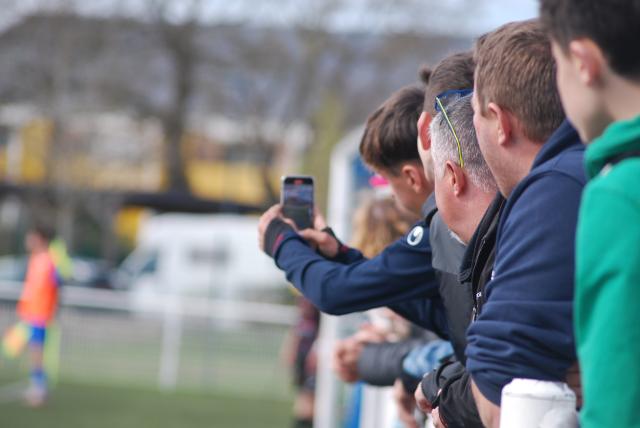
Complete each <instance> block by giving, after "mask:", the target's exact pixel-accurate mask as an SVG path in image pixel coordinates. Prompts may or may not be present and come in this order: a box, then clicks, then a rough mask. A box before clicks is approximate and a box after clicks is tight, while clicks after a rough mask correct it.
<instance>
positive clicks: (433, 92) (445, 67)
mask: <svg viewBox="0 0 640 428" xmlns="http://www.w3.org/2000/svg"><path fill="white" fill-rule="evenodd" d="M474 70H475V63H474V62H473V52H471V51H467V52H460V53H456V54H453V55H449V56H448V57H446V58H444V59H443V60H442V61H440V62H439V63H438V64H437V65H436V66H435V68H434V69H433V71H431V73H430V76H429V80H428V82H427V88H426V90H425V94H424V107H423V110H424V111H426V112H427V113H429V114H431V116H435V115H436V110H435V107H434V105H435V99H436V97H437V96H438V95H440V94H441V93H442V92H444V91H449V90H455V89H473V72H474Z"/></svg>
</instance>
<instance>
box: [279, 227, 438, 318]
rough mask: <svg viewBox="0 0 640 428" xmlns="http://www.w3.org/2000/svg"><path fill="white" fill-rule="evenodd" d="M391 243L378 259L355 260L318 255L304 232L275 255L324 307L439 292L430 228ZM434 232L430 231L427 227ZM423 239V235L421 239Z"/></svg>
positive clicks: (384, 302) (288, 238) (335, 309)
mask: <svg viewBox="0 0 640 428" xmlns="http://www.w3.org/2000/svg"><path fill="white" fill-rule="evenodd" d="M416 227H420V228H422V229H423V231H422V232H420V233H416V232H415V230H416V228H414V229H413V230H412V232H410V236H409V237H406V238H401V239H399V240H398V241H396V242H394V243H393V244H391V245H389V246H388V247H387V248H385V249H384V251H382V253H380V254H379V255H378V256H376V257H374V258H373V259H365V258H362V259H360V260H358V261H355V262H353V263H350V264H343V263H340V262H337V261H334V260H328V259H326V258H324V257H322V256H321V255H319V254H317V253H316V252H315V251H314V250H313V249H312V248H311V247H309V245H307V243H306V242H305V241H304V239H302V238H301V237H300V236H298V235H297V234H295V233H293V232H288V233H286V234H285V235H284V237H283V239H282V242H281V243H280V245H279V246H278V248H277V250H276V253H275V257H274V258H275V261H276V265H277V266H278V267H279V268H280V269H281V270H283V271H284V272H285V274H286V277H287V279H288V280H289V281H290V282H291V283H292V284H293V286H294V287H296V288H297V289H298V290H299V291H300V292H301V293H302V294H303V295H304V296H305V297H306V298H307V299H309V300H310V301H311V302H312V303H313V304H314V305H315V306H316V307H317V308H318V309H320V310H321V311H323V312H326V313H329V314H332V315H343V314H347V313H352V312H358V311H364V310H367V309H372V308H377V307H381V306H388V305H393V304H395V303H398V302H403V301H407V300H413V299H419V298H426V299H429V298H435V297H437V296H438V293H439V292H438V282H437V280H436V277H435V274H434V271H433V269H432V267H431V247H430V245H429V240H428V233H424V230H425V229H426V226H424V225H419V226H416ZM427 232H428V231H427ZM418 237H420V239H418Z"/></svg>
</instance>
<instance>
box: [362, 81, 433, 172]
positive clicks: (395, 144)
mask: <svg viewBox="0 0 640 428" xmlns="http://www.w3.org/2000/svg"><path fill="white" fill-rule="evenodd" d="M423 102H424V88H423V87H422V86H419V85H411V86H405V87H404V88H402V89H399V90H398V91H396V92H394V93H393V95H391V97H389V98H388V99H387V100H386V101H385V102H384V103H383V104H382V105H381V106H380V107H378V109H377V110H376V111H375V112H373V114H371V116H369V118H368V119H367V124H366V127H365V131H364V134H363V135H362V140H360V155H361V156H362V159H363V160H364V162H365V163H366V164H367V165H368V166H369V167H372V168H374V169H382V170H385V171H389V172H395V171H394V170H395V168H396V167H397V166H399V165H400V164H401V163H403V162H410V161H416V162H420V155H419V154H418V145H417V141H418V118H419V117H420V113H421V112H422V104H423Z"/></svg>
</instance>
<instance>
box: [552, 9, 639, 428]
mask: <svg viewBox="0 0 640 428" xmlns="http://www.w3.org/2000/svg"><path fill="white" fill-rule="evenodd" d="M540 3H541V8H540V12H541V19H542V22H543V24H544V26H545V28H546V29H547V31H548V32H549V34H550V36H551V39H552V46H553V54H554V57H555V60H556V63H557V67H558V79H557V82H558V89H559V92H560V96H561V98H562V102H563V105H564V108H565V110H566V112H567V116H568V117H569V119H570V120H571V121H572V123H573V124H574V125H575V126H576V128H577V129H578V132H579V133H580V136H581V137H582V139H583V140H584V141H585V142H586V144H587V145H588V148H587V151H586V154H585V163H586V170H587V174H588V176H589V178H590V181H589V184H588V185H587V187H586V189H585V192H584V196H583V200H582V204H581V206H580V221H579V223H578V232H577V241H576V301H575V328H576V341H577V349H578V356H579V359H580V369H581V371H582V384H583V385H584V386H583V388H584V407H583V408H582V412H581V426H582V427H585V428H591V427H603V426H620V427H640V409H639V408H638V403H639V402H640V365H639V362H640V335H639V333H638V325H640V312H639V311H638V308H637V305H638V303H637V302H638V301H640V287H638V278H639V277H640V251H639V248H640V247H639V245H638V244H639V243H640V223H639V222H638V219H640V188H639V187H638V183H640V54H639V51H638V42H639V41H640V1H638V0H609V1H606V2H603V1H596V0H541V2H540Z"/></svg>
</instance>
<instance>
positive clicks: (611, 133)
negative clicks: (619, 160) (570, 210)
mask: <svg viewBox="0 0 640 428" xmlns="http://www.w3.org/2000/svg"><path fill="white" fill-rule="evenodd" d="M639 149H640V116H638V117H636V118H634V119H631V120H625V121H619V122H614V123H612V124H611V125H609V126H608V127H607V129H605V131H604V133H603V134H602V135H601V136H600V137H598V138H596V139H595V140H593V143H592V144H590V145H589V147H588V148H587V152H586V153H585V164H586V167H587V173H588V174H589V177H594V176H596V175H598V174H599V173H600V171H601V170H602V168H604V166H605V165H606V164H607V163H609V161H610V159H611V158H612V157H615V156H617V155H619V154H622V153H624V152H628V151H631V150H639Z"/></svg>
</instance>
